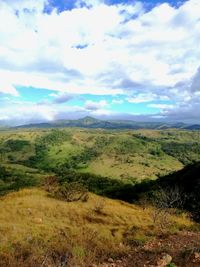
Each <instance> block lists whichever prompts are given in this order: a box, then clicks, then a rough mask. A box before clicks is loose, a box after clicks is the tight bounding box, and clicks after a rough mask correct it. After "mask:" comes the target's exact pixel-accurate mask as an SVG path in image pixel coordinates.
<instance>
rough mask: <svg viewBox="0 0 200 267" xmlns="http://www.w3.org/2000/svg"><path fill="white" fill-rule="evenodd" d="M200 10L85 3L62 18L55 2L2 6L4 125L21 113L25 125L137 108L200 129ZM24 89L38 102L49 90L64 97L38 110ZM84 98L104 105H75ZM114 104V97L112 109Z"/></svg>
mask: <svg viewBox="0 0 200 267" xmlns="http://www.w3.org/2000/svg"><path fill="white" fill-rule="evenodd" d="M47 10H48V12H47ZM199 10H200V1H199V0H189V1H187V2H184V3H183V4H182V5H180V6H179V7H172V6H170V4H169V3H167V2H166V3H163V4H157V5H155V6H154V7H152V9H148V10H147V9H146V7H145V5H144V3H143V2H140V1H137V2H130V3H129V2H127V4H125V3H121V4H120V3H119V4H109V5H108V4H106V2H105V1H100V0H97V1H90V0H78V1H74V6H73V8H71V9H64V10H59V9H58V7H56V6H52V5H51V2H50V1H48V0H40V1H34V0H20V1H19V0H16V1H11V0H1V2H0V100H1V103H2V104H1V107H0V112H1V114H6V115H1V118H0V120H1V119H2V120H5V118H6V119H8V120H15V116H16V115H15V114H16V112H17V113H18V117H19V121H20V118H21V120H22V121H23V122H24V121H26V120H29V121H32V120H33V121H34V120H38V118H40V120H41V119H45V120H50V119H55V118H59V116H60V117H63V114H72V113H73V112H74V113H76V114H77V116H79V115H80V114H81V115H83V114H88V112H89V113H90V112H91V114H93V115H95V114H96V115H99V116H100V115H101V114H102V115H105V114H107V115H109V114H113V113H114V112H116V111H114V110H112V104H115V105H117V104H118V106H121V104H122V103H126V102H127V103H129V104H130V103H131V104H132V105H133V110H130V114H134V111H135V106H134V105H135V104H139V103H145V104H146V105H147V106H148V107H151V108H155V110H156V112H155V113H158V114H159V116H161V117H162V118H163V119H169V120H181V121H188V122H198V121H199V115H200V114H199V112H200V68H199V66H200V63H199V57H200V46H199V40H200V12H199ZM18 87H27V88H28V89H27V90H30V95H31V93H32V91H33V90H34V89H35V88H44V89H48V90H52V92H54V94H56V96H55V98H54V100H53V101H47V102H43V104H42V105H40V109H38V105H37V104H36V103H32V104H31V101H30V102H29V104H28V105H26V104H24V102H22V100H20V94H19V92H18V90H17V88H18ZM83 94H87V95H95V96H103V97H104V99H103V100H102V99H100V100H99V99H96V100H93V102H92V100H87V99H86V100H85V103H83V105H82V106H76V105H74V106H73V107H70V106H68V105H67V104H68V102H70V101H71V99H72V98H76V97H79V95H83ZM72 95H73V97H72ZM5 96H9V97H11V98H12V97H15V98H18V99H19V103H16V102H15V103H14V104H12V102H9V101H8V100H6V101H4V97H5ZM107 97H113V100H112V101H110V104H108V102H109V101H108V100H107ZM116 97H119V98H120V99H118V100H116ZM43 100H44V99H43ZM20 101H21V103H20ZM152 101H157V102H156V103H151V102H152ZM162 101H171V103H162ZM120 103H121V104H120ZM62 104H66V105H65V106H62ZM22 105H23V106H24V108H20V106H22ZM34 110H35V111H34ZM69 111H70V112H69ZM72 111H73V112H72ZM117 113H120V110H119V111H118V112H117ZM45 114H46V115H45ZM74 116H76V115H74ZM141 116H142V117H143V116H144V114H141Z"/></svg>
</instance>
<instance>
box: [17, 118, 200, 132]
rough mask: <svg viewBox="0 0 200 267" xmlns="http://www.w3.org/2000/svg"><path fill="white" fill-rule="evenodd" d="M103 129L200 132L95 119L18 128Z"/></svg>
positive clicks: (174, 125)
mask: <svg viewBox="0 0 200 267" xmlns="http://www.w3.org/2000/svg"><path fill="white" fill-rule="evenodd" d="M63 127H82V128H102V129H170V128H175V129H187V130H199V129H200V125H187V124H184V123H163V122H136V121H131V120H100V119H95V118H93V117H89V116H88V117H84V118H82V119H77V120H57V121H51V122H44V123H37V124H26V125H21V126H18V127H17V128H63Z"/></svg>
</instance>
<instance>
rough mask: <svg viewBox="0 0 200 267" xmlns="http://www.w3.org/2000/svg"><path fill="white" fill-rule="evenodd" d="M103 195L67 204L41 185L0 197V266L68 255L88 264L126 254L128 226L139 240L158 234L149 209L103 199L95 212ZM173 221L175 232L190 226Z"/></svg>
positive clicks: (51, 262)
mask: <svg viewBox="0 0 200 267" xmlns="http://www.w3.org/2000/svg"><path fill="white" fill-rule="evenodd" d="M102 199H103V198H102V197H99V196H96V195H93V194H90V197H89V200H88V201H87V202H71V203H66V202H63V201H59V200H56V199H53V198H50V197H48V195H47V193H46V192H44V191H42V190H40V189H24V190H21V191H19V192H17V193H11V194H9V195H7V196H5V197H3V198H1V200H0V203H1V213H0V240H1V241H0V266H2V267H5V266H9V267H10V266H12V267H18V266H21V267H25V266H27V267H32V266H42V263H43V266H48V264H49V266H58V264H59V263H60V261H61V258H63V257H64V256H65V255H66V254H67V255H68V257H69V258H70V264H71V265H72V264H74V265H75V266H78V265H79V266H89V264H91V263H92V262H93V263H94V262H98V261H101V260H103V259H104V258H106V257H110V256H112V257H117V256H119V255H122V254H124V253H127V251H128V247H126V246H122V245H121V244H122V242H123V240H124V236H125V233H126V232H127V231H128V230H129V229H134V233H132V234H133V238H134V237H135V238H137V239H138V238H139V237H141V239H143V238H144V235H145V233H148V234H149V233H150V232H151V233H152V235H153V234H156V231H157V230H156V228H155V227H154V226H153V225H152V208H145V209H142V208H141V207H139V206H136V205H131V204H127V203H124V202H122V201H115V200H110V199H107V198H105V199H104V200H103V201H104V207H103V209H102V210H101V212H100V213H97V212H95V206H96V203H98V202H101V201H102ZM172 220H173V222H174V223H173V229H172V230H173V231H174V230H175V228H176V230H178V229H179V228H181V229H182V228H183V227H191V225H192V222H190V221H189V220H188V219H186V218H185V217H184V216H181V217H174V218H172ZM19 264H20V265H19ZM56 264H57V265H56ZM71 265H69V266H71Z"/></svg>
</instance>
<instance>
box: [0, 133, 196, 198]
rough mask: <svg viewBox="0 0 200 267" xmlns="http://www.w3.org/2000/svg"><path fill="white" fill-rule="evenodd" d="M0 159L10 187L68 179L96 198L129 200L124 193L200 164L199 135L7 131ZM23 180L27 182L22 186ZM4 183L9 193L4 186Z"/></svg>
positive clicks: (1, 137)
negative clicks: (46, 178)
mask: <svg viewBox="0 0 200 267" xmlns="http://www.w3.org/2000/svg"><path fill="white" fill-rule="evenodd" d="M0 157H1V164H2V165H3V166H4V167H3V168H4V169H5V170H8V171H9V169H10V168H11V169H12V171H11V173H13V177H15V178H10V179H11V181H12V179H15V181H16V179H17V178H16V176H17V177H19V178H18V179H19V180H20V181H21V182H19V183H21V185H22V184H24V185H26V184H27V183H28V181H29V183H30V184H31V183H33V184H35V183H36V181H35V180H34V179H33V180H34V182H31V181H30V179H31V177H33V176H34V177H36V176H37V177H40V176H41V175H42V174H43V175H45V174H48V173H55V174H59V175H60V174H61V176H62V173H64V174H65V175H67V177H69V178H70V177H71V178H70V179H71V180H73V182H74V181H76V180H82V182H83V183H85V184H86V185H87V186H88V187H89V190H91V191H93V192H95V193H98V194H102V195H108V196H112V197H115V198H120V199H125V197H126V199H129V196H128V194H127V193H126V188H129V187H130V186H131V187H132V186H133V185H135V184H136V183H138V182H140V181H142V180H148V179H155V178H158V177H160V176H164V175H167V174H169V173H171V172H173V171H176V170H179V169H181V168H183V167H184V166H186V165H187V164H192V163H194V162H196V161H199V160H200V133H199V132H198V131H185V130H174V129H171V130H134V131H130V130H129V131H127V130H126V131H125V130H123V131H119V130H95V129H79V128H76V129H75V128H67V129H45V130H44V129H37V130H35V129H32V130H30V129H26V130H23V131H22V130H8V131H1V132H0ZM9 172H10V171H9ZM15 172H17V175H15ZM20 173H22V175H21V174H20ZM7 176H8V175H6V177H7ZM11 176H12V175H10V177H11ZM22 176H23V177H25V178H24V179H25V180H27V181H24V182H22V180H23V179H22ZM27 177H28V178H27ZM2 183H3V184H4V185H2V188H5V183H6V181H3V180H2ZM8 184H9V188H13V187H15V185H14V183H10V182H9V183H8ZM119 188H121V189H120V190H119ZM122 188H123V189H122ZM3 190H4V189H3ZM121 190H122V191H124V195H125V197H122V196H121V194H123V193H122V192H121Z"/></svg>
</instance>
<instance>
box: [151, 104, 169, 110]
mask: <svg viewBox="0 0 200 267" xmlns="http://www.w3.org/2000/svg"><path fill="white" fill-rule="evenodd" d="M148 107H150V108H158V109H164V110H165V109H172V108H174V105H171V104H149V105H148Z"/></svg>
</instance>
